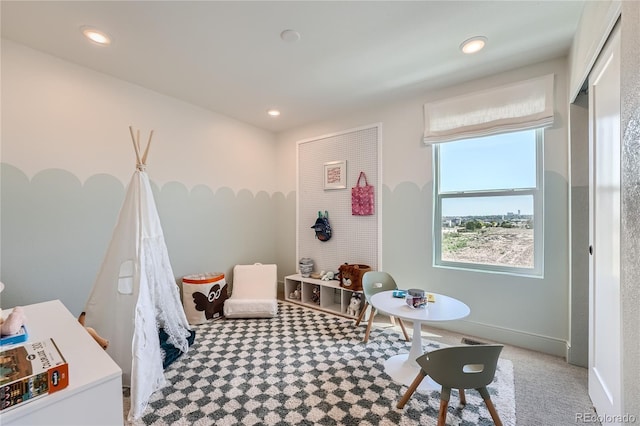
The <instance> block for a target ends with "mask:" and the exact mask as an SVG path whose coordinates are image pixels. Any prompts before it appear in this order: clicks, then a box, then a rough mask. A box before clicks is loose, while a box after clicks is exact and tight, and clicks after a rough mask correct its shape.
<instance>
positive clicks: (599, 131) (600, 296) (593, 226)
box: [589, 29, 622, 424]
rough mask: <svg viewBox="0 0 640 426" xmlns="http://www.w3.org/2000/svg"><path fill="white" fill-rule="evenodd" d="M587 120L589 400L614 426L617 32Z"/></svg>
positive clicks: (617, 381) (592, 84) (603, 58)
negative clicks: (588, 135)
mask: <svg viewBox="0 0 640 426" xmlns="http://www.w3.org/2000/svg"><path fill="white" fill-rule="evenodd" d="M589 115H590V116H589V123H590V141H589V143H590V150H589V177H590V191H589V195H590V196H589V210H590V224H589V228H590V229H589V231H590V232H589V239H590V242H589V243H590V247H589V250H590V253H591V256H590V262H589V269H590V271H589V290H590V301H589V317H590V318H589V395H590V397H591V400H592V401H593V404H594V406H595V408H596V411H597V413H598V415H599V416H607V417H606V418H608V419H612V420H613V422H612V423H611V422H607V423H611V424H617V423H618V422H616V421H615V419H616V418H617V417H616V416H619V415H620V414H621V407H622V401H621V398H622V392H621V388H622V383H621V365H622V360H621V357H622V353H621V347H622V346H621V337H620V328H621V320H620V315H621V314H620V154H621V144H620V37H619V30H618V29H616V30H614V32H613V33H612V34H611V36H610V38H609V40H608V42H607V44H606V45H605V48H604V49H603V51H602V53H601V54H600V57H599V58H598V61H597V62H596V64H595V65H594V68H593V70H592V72H591V74H590V76H589ZM609 416H611V417H609Z"/></svg>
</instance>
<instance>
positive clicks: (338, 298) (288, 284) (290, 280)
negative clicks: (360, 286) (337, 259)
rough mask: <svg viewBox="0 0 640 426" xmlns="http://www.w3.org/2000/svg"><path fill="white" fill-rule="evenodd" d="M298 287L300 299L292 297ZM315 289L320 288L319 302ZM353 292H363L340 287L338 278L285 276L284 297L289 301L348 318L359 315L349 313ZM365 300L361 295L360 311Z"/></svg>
mask: <svg viewBox="0 0 640 426" xmlns="http://www.w3.org/2000/svg"><path fill="white" fill-rule="evenodd" d="M296 289H300V298H299V299H296V298H293V297H291V295H292V293H294V292H295V291H296ZM314 289H319V303H316V302H315V298H314ZM353 293H360V294H362V292H360V291H353V290H347V289H344V288H342V287H340V282H339V281H338V280H330V281H322V280H318V279H315V278H305V277H303V276H302V275H300V274H295V275H289V276H287V277H284V298H285V300H286V301H287V302H291V303H296V304H298V305H302V306H307V307H310V308H315V309H320V310H322V311H326V312H330V313H332V314H337V315H342V316H345V317H348V318H356V317H357V315H348V314H347V307H348V306H349V303H350V302H351V295H352V294H353ZM363 300H364V296H362V297H361V300H360V308H359V309H358V312H360V309H362V306H363Z"/></svg>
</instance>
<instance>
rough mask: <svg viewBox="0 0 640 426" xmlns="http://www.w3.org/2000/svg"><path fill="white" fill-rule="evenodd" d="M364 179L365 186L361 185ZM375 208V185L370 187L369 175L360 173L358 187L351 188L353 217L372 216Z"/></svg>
mask: <svg viewBox="0 0 640 426" xmlns="http://www.w3.org/2000/svg"><path fill="white" fill-rule="evenodd" d="M362 178H364V186H361V185H360V179H362ZM373 206H374V197H373V185H369V182H367V175H365V174H364V172H360V176H358V182H356V186H354V187H353V188H351V214H352V215H353V216H370V215H372V214H373V210H374V209H373Z"/></svg>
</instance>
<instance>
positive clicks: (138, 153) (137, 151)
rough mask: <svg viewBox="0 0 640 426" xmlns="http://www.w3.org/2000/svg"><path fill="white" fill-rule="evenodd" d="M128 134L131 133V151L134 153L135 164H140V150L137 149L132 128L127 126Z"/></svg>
mask: <svg viewBox="0 0 640 426" xmlns="http://www.w3.org/2000/svg"><path fill="white" fill-rule="evenodd" d="M129 132H130V133H131V141H132V142H133V149H134V151H135V152H136V161H137V163H136V164H141V163H140V148H138V145H136V137H135V135H134V134H133V127H131V126H129Z"/></svg>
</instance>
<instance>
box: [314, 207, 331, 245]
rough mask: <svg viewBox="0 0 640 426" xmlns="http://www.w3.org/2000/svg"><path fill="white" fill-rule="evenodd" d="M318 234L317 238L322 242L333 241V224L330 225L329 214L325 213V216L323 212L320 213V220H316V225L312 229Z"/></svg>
mask: <svg viewBox="0 0 640 426" xmlns="http://www.w3.org/2000/svg"><path fill="white" fill-rule="evenodd" d="M311 229H313V230H314V231H315V232H316V238H317V239H319V240H320V241H323V242H324V241H329V240H330V239H331V224H330V223H329V212H328V211H326V210H325V211H324V215H322V212H320V211H319V212H318V218H317V219H316V223H314V224H313V226H312V227H311Z"/></svg>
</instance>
